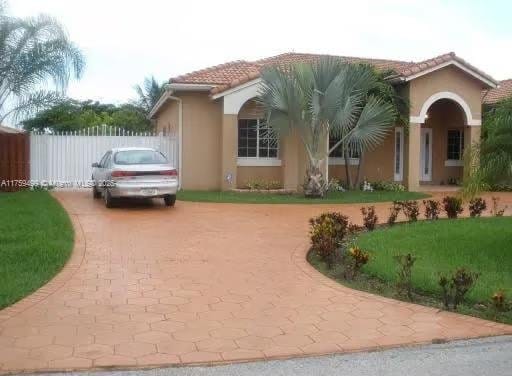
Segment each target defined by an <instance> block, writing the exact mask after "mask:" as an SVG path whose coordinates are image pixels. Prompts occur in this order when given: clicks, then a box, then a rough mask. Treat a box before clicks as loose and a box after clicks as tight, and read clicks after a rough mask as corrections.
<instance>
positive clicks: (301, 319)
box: [0, 192, 512, 371]
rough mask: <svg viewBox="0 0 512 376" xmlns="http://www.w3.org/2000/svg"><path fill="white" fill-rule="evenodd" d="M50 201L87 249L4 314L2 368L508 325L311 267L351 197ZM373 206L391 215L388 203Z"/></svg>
mask: <svg viewBox="0 0 512 376" xmlns="http://www.w3.org/2000/svg"><path fill="white" fill-rule="evenodd" d="M56 196H57V197H58V198H59V200H60V201H61V202H62V203H63V204H64V206H65V208H66V209H67V210H68V212H69V213H70V214H71V216H72V218H73V221H74V223H75V229H76V231H77V238H80V237H82V238H83V240H84V242H83V243H84V244H83V248H84V252H82V253H81V254H80V253H79V252H78V251H77V250H75V252H78V253H76V254H75V255H74V260H75V261H73V267H72V269H69V268H68V269H64V271H63V272H62V273H63V276H62V277H60V280H62V279H65V280H63V281H61V285H60V286H58V288H55V291H51V289H50V288H47V290H45V288H46V287H44V288H43V289H42V291H41V292H39V293H36V294H35V295H34V296H35V297H36V298H37V299H36V298H34V299H33V300H30V299H28V300H26V301H22V302H20V303H18V304H20V305H19V306H18V310H16V308H17V305H14V306H13V307H12V309H11V310H9V309H7V310H4V311H0V349H1V350H0V370H2V371H19V370H24V371H26V370H39V371H40V370H49V369H55V370H69V369H83V368H97V367H104V366H119V367H129V366H151V365H171V364H183V363H209V362H221V361H234V360H250V359H261V358H278V357H288V356H302V355H309V354H324V353H338V352H345V351H354V350H361V349H374V348H380V347H387V346H399V345H405V344H413V343H423V342H429V341H432V340H434V339H455V338H463V337H468V338H469V337H478V336H488V335H499V334H506V333H512V327H510V326H506V325H502V324H497V323H493V322H489V321H484V320H480V319H476V318H472V317H468V316H462V315H458V314H454V313H448V312H440V311H438V310H436V309H433V308H428V307H423V306H419V305H415V304H409V303H404V302H398V301H394V300H391V299H385V298H382V297H378V296H375V295H371V294H367V293H364V292H359V291H355V290H351V289H349V288H346V287H343V286H341V285H339V284H337V283H335V282H333V281H331V280H329V279H328V278H326V277H324V276H322V275H320V274H319V273H318V272H316V271H315V270H314V269H313V268H312V267H311V266H310V265H309V264H307V262H306V261H305V255H306V252H307V248H308V239H307V235H308V234H307V232H308V223H307V220H308V218H310V217H311V216H313V215H316V214H318V213H320V212H322V211H324V210H326V209H331V210H332V209H337V210H340V211H342V212H344V213H346V214H348V215H350V216H351V217H352V218H357V220H358V221H359V220H360V217H361V215H360V212H359V208H360V207H361V205H359V204H357V205H336V206H333V205H327V206H321V205H236V204H206V203H190V202H178V203H177V205H176V207H175V208H171V209H169V208H166V207H164V206H163V205H161V204H160V203H158V204H155V205H153V206H149V207H147V206H137V205H128V206H125V207H122V208H117V209H111V210H110V209H106V208H105V207H104V206H103V204H102V201H101V200H93V199H92V197H90V195H89V194H88V193H87V194H86V193H85V192H80V193H77V192H58V193H56ZM502 197H503V198H504V199H505V201H508V202H511V201H512V195H502ZM505 201H502V202H503V203H505ZM376 206H377V208H378V211H379V213H380V214H381V216H382V218H386V217H387V213H388V207H389V204H377V205H376ZM77 254H78V256H77ZM80 255H81V256H80ZM76 258H79V260H78V261H76ZM57 280H59V277H57ZM45 291H47V292H46V293H47V296H45V295H44V292H45ZM38 294H39V295H38ZM41 294H42V295H41ZM20 307H21V308H20ZM9 312H10V313H9ZM13 312H14V313H13Z"/></svg>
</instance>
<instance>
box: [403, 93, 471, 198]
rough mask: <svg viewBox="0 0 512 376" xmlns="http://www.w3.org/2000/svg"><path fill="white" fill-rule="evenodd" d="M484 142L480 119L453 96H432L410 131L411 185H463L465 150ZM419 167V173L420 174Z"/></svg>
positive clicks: (464, 102) (443, 94) (459, 97)
mask: <svg viewBox="0 0 512 376" xmlns="http://www.w3.org/2000/svg"><path fill="white" fill-rule="evenodd" d="M479 138H480V119H475V118H474V117H473V112H472V111H471V108H470V106H469V105H468V104H467V102H466V101H465V100H464V99H463V98H462V97H461V96H460V95H458V94H456V93H453V92H439V93H435V94H433V95H431V96H430V97H429V98H427V99H426V100H425V102H424V103H423V105H422V106H421V110H420V112H419V114H418V116H411V125H410V129H409V158H408V162H409V168H408V170H409V171H408V179H407V180H408V185H409V189H410V190H416V189H420V188H421V187H420V186H422V185H427V186H429V185H459V184H461V183H462V179H463V176H464V163H463V153H464V150H465V149H466V148H467V147H468V146H469V145H471V144H472V143H474V142H476V141H478V140H479ZM416 166H418V169H417V170H416Z"/></svg>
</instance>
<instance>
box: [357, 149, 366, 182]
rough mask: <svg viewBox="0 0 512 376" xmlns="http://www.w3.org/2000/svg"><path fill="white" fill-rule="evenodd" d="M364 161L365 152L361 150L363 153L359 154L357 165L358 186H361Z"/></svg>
mask: <svg viewBox="0 0 512 376" xmlns="http://www.w3.org/2000/svg"><path fill="white" fill-rule="evenodd" d="M363 162H364V152H361V155H360V156H359V165H358V166H357V178H356V184H355V186H356V187H359V186H360V185H361V175H362V172H363Z"/></svg>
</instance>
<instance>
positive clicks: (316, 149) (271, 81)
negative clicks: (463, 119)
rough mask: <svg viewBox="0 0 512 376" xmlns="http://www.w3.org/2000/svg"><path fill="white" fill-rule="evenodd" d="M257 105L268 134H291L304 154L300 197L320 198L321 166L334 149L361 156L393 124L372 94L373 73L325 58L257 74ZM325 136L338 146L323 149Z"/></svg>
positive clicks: (389, 109) (383, 104)
mask: <svg viewBox="0 0 512 376" xmlns="http://www.w3.org/2000/svg"><path fill="white" fill-rule="evenodd" d="M262 83H263V86H262V91H261V93H260V101H261V103H262V104H263V107H264V108H265V110H266V113H267V121H268V124H269V126H270V127H272V130H273V131H275V132H276V133H277V134H278V135H280V136H284V135H287V134H290V133H295V134H296V135H297V136H298V137H299V138H300V140H301V141H302V144H303V146H304V148H305V150H306V155H307V158H308V167H307V173H306V182H305V184H304V193H305V194H306V196H311V197H322V196H323V195H324V194H325V191H326V186H327V184H326V182H325V179H324V177H323V174H322V171H321V166H322V164H324V163H326V161H327V157H328V156H329V154H330V153H331V152H332V151H333V150H335V149H336V148H337V147H338V146H339V145H345V146H347V147H350V148H351V149H352V150H356V151H358V152H361V151H362V150H368V149H372V148H374V147H375V146H376V145H378V144H379V143H380V142H381V141H382V140H383V138H384V137H385V135H386V133H387V132H388V131H389V127H390V126H391V125H392V122H393V119H394V118H395V111H394V109H393V106H392V105H391V104H389V103H386V102H384V101H383V100H381V99H379V98H377V97H376V96H375V95H372V94H371V90H372V89H374V88H375V87H376V84H377V79H376V75H375V72H374V71H373V69H371V68H370V67H369V66H367V65H360V64H347V63H344V62H343V61H341V60H340V59H337V58H333V57H325V58H321V59H319V60H317V61H316V62H314V63H311V64H305V63H300V64H294V65H291V66H289V67H286V68H285V69H282V68H280V67H271V68H268V69H266V70H264V71H263V72H262ZM328 135H332V136H333V137H336V138H337V139H338V140H339V141H338V142H337V143H336V144H335V145H333V146H332V147H331V148H328V146H327V145H326V141H327V137H328Z"/></svg>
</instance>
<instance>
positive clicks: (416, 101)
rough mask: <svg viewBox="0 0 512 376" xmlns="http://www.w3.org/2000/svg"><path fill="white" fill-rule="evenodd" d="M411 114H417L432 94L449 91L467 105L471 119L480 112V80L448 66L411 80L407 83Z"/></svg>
mask: <svg viewBox="0 0 512 376" xmlns="http://www.w3.org/2000/svg"><path fill="white" fill-rule="evenodd" d="M409 85H410V86H409V93H410V105H411V108H410V110H411V111H410V112H411V116H418V115H419V113H420V111H421V108H422V106H423V104H424V103H425V101H426V100H427V99H428V98H429V97H430V96H431V95H433V94H436V93H438V92H442V91H450V92H453V93H455V94H458V95H459V96H460V97H462V98H463V99H464V101H465V102H466V103H467V104H468V105H469V108H470V109H471V113H472V115H473V119H480V118H481V112H482V100H481V95H482V89H483V84H482V82H480V81H478V80H476V79H475V78H473V77H471V76H470V75H468V74H467V73H465V72H463V71H461V70H460V69H459V68H456V67H453V66H448V67H445V68H442V69H439V70H438V71H435V72H432V73H430V74H427V75H425V76H422V77H419V78H416V79H414V80H412V81H411V82H410V84H409Z"/></svg>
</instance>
